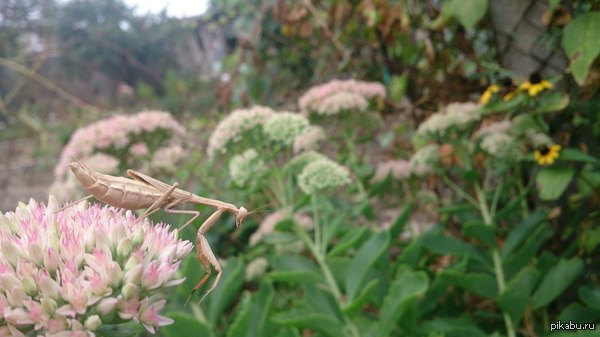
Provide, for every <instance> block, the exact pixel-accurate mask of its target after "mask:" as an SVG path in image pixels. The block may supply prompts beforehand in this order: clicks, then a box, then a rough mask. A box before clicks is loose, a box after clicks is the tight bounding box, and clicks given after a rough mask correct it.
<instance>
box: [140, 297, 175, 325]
mask: <svg viewBox="0 0 600 337" xmlns="http://www.w3.org/2000/svg"><path fill="white" fill-rule="evenodd" d="M165 303H167V301H165V300H162V301H157V302H154V303H150V302H149V301H148V299H145V300H143V301H142V305H141V307H140V322H141V323H142V324H143V325H144V327H145V328H146V330H148V332H150V333H155V332H156V328H158V327H161V326H163V325H169V324H173V320H172V319H170V318H167V317H164V316H160V315H159V313H160V311H161V310H162V309H163V307H164V306H165Z"/></svg>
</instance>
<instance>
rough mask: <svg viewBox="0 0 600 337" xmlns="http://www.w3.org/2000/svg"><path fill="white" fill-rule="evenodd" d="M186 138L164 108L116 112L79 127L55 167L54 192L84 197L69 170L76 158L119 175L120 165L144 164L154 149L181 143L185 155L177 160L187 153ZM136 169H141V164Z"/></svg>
mask: <svg viewBox="0 0 600 337" xmlns="http://www.w3.org/2000/svg"><path fill="white" fill-rule="evenodd" d="M147 139H152V142H151V143H152V144H151V143H150V142H149V143H146V142H147ZM186 139H187V133H186V131H185V129H184V128H183V126H181V124H179V123H178V122H177V121H176V120H175V119H174V118H173V116H171V114H170V113H168V112H164V111H142V112H140V113H138V114H135V115H115V116H112V117H109V118H106V119H103V120H100V121H97V122H95V123H92V124H90V125H87V126H85V127H82V128H79V129H78V130H77V131H76V132H75V133H74V134H73V135H72V136H71V139H70V140H69V143H68V144H67V145H66V146H65V147H64V148H63V151H62V153H61V155H60V159H59V162H58V164H57V165H56V166H55V168H54V183H53V185H52V187H51V188H50V193H51V194H53V195H55V196H57V197H59V198H60V199H63V200H68V199H71V200H75V199H78V198H81V197H82V196H83V195H82V191H81V188H79V187H78V186H77V185H78V184H77V183H76V182H75V179H73V175H72V174H71V171H70V170H69V169H68V167H69V163H70V162H71V160H72V158H77V159H79V160H81V161H83V162H85V163H86V164H87V165H88V166H89V167H90V168H92V169H94V170H96V171H99V172H101V173H105V174H116V173H117V172H118V168H119V167H120V166H121V167H129V166H130V164H131V163H134V162H135V163H136V164H137V163H138V162H139V164H140V165H141V166H142V167H143V165H147V164H149V161H150V160H151V158H150V157H149V156H148V153H149V152H150V151H155V152H160V151H162V150H163V149H165V148H167V149H168V148H172V147H173V146H178V147H179V148H181V149H182V151H184V155H181V156H180V157H179V159H177V160H180V159H181V158H183V157H184V156H185V153H186V152H187V150H184V148H185V144H186ZM150 145H152V146H150ZM136 159H142V161H139V160H136ZM120 161H123V162H120ZM169 164H170V165H176V164H177V163H176V162H172V163H169ZM132 168H136V169H139V168H140V166H137V167H132ZM63 186H64V188H63Z"/></svg>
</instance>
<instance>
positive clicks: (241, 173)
mask: <svg viewBox="0 0 600 337" xmlns="http://www.w3.org/2000/svg"><path fill="white" fill-rule="evenodd" d="M266 170H267V166H266V165H265V162H264V161H263V160H262V159H261V158H260V157H259V155H258V152H256V150H255V149H248V150H246V151H244V152H243V153H241V154H236V155H235V156H233V157H232V158H231V161H230V162H229V176H230V177H231V179H232V180H233V182H234V183H235V184H236V185H238V186H244V185H246V184H247V183H248V182H250V181H252V180H253V179H256V178H258V177H260V176H261V175H262V174H264V173H265V172H266Z"/></svg>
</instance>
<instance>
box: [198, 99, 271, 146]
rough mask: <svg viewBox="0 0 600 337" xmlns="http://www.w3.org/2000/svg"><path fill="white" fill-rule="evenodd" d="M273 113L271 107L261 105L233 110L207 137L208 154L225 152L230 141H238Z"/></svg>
mask: <svg viewBox="0 0 600 337" xmlns="http://www.w3.org/2000/svg"><path fill="white" fill-rule="evenodd" d="M275 114H276V112H275V111H273V110H272V109H271V108H267V107H263V106H255V107H252V108H250V109H238V110H234V111H233V112H231V113H230V114H229V115H228V116H227V117H225V118H224V119H223V120H222V121H221V122H220V123H219V124H218V125H217V127H216V128H215V130H214V131H213V133H212V134H211V136H210V138H209V139H208V148H207V150H206V152H207V153H208V155H209V156H214V155H215V154H216V153H217V152H221V153H225V152H227V145H228V144H229V143H230V142H238V141H240V140H241V139H242V135H243V134H244V133H245V132H247V131H249V130H251V129H253V128H255V127H259V126H262V125H263V124H264V123H266V122H267V121H268V120H269V119H271V117H273V115H275Z"/></svg>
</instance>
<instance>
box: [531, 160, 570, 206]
mask: <svg viewBox="0 0 600 337" xmlns="http://www.w3.org/2000/svg"><path fill="white" fill-rule="evenodd" d="M574 175H575V170H573V169H572V168H570V167H559V166H552V167H546V168H543V169H541V170H540V171H539V172H538V174H537V176H536V178H535V182H536V184H537V187H538V189H539V191H540V199H542V200H546V201H549V200H556V199H558V198H559V197H560V196H561V194H563V192H564V191H565V190H566V189H567V186H569V183H570V182H571V179H573V176H574Z"/></svg>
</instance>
